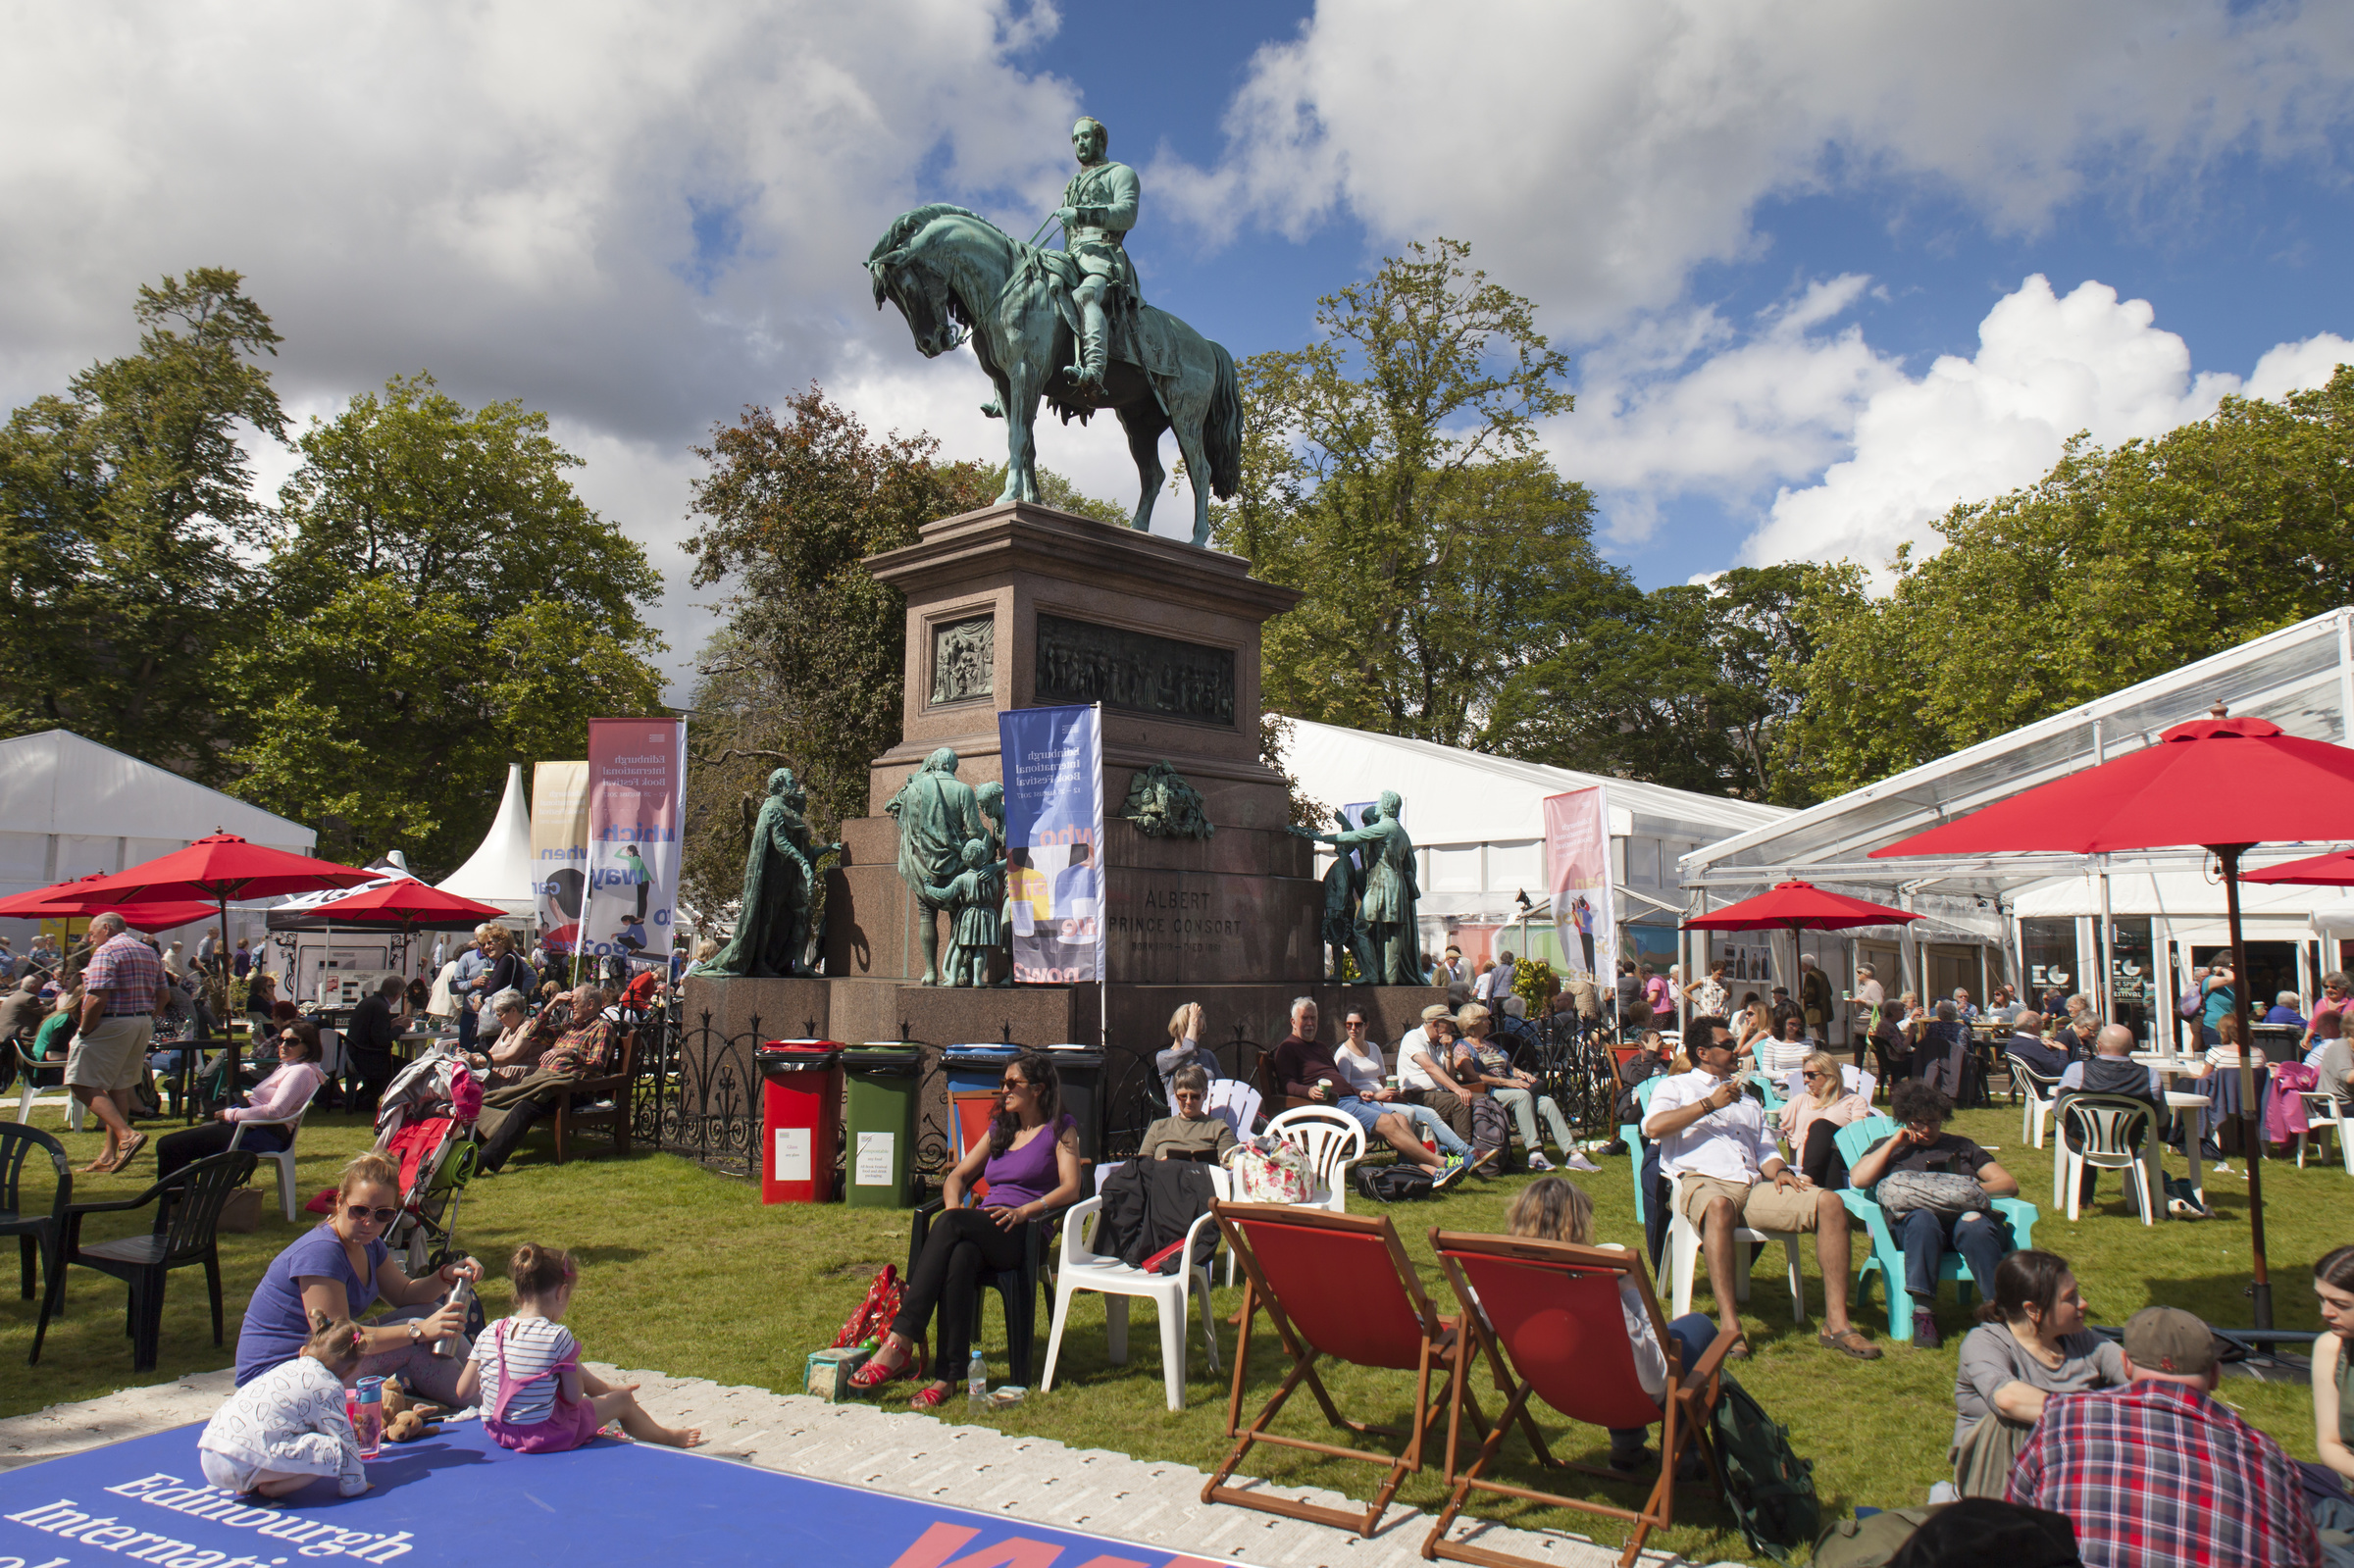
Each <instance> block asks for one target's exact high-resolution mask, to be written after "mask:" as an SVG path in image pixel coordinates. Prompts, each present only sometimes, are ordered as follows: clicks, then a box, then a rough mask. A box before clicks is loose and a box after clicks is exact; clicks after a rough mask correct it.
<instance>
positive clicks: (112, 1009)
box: [81, 932, 164, 1018]
mask: <svg viewBox="0 0 2354 1568" xmlns="http://www.w3.org/2000/svg"><path fill="white" fill-rule="evenodd" d="M81 979H82V984H83V985H85V986H88V987H89V988H90V989H92V990H102V991H104V992H106V1016H107V1017H109V1018H133V1017H144V1016H145V1015H147V1014H149V1013H152V1012H154V1011H155V993H156V991H157V990H158V989H160V988H161V987H162V986H163V984H164V961H163V960H162V959H161V958H158V957H157V956H156V955H155V949H154V948H152V947H150V946H148V945H147V944H146V943H145V942H143V941H141V940H139V939H138V938H137V937H136V936H132V935H131V934H130V933H128V932H124V933H123V934H122V935H121V936H115V937H113V938H111V939H110V940H107V941H104V942H101V943H99V944H98V950H97V951H96V952H94V953H92V954H90V961H89V963H88V965H87V966H85V967H84V968H83V970H82V972H81Z"/></svg>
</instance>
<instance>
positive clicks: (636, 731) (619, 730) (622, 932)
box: [580, 719, 687, 963]
mask: <svg viewBox="0 0 2354 1568" xmlns="http://www.w3.org/2000/svg"><path fill="white" fill-rule="evenodd" d="M686 797H687V721H686V720H684V719H591V720H589V721H588V908H587V910H586V911H585V912H584V913H583V915H582V920H581V947H580V950H581V951H582V952H583V953H584V954H586V955H588V956H590V957H594V958H603V957H605V956H607V955H608V954H614V953H618V954H620V955H621V956H622V957H624V958H650V959H653V960H656V961H658V962H662V963H668V962H669V961H670V946H671V940H670V937H671V921H672V913H673V910H674V909H675V907H676V905H677V903H678V896H679V849H680V844H679V828H680V826H681V824H682V823H683V822H684V821H685V820H686V804H687V798H686Z"/></svg>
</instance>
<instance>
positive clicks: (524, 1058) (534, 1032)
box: [466, 986, 556, 1084]
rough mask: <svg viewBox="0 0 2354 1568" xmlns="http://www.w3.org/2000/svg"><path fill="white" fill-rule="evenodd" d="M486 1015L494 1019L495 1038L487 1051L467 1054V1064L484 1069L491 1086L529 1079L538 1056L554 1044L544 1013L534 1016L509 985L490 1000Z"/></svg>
mask: <svg viewBox="0 0 2354 1568" xmlns="http://www.w3.org/2000/svg"><path fill="white" fill-rule="evenodd" d="M490 1013H491V1016H492V1017H494V1018H496V1019H497V1020H498V1038H497V1039H496V1040H494V1041H493V1042H492V1043H491V1046H490V1048H489V1050H487V1051H477V1052H473V1053H470V1054H469V1055H468V1056H467V1058H466V1060H467V1063H468V1065H470V1066H473V1067H482V1068H488V1069H489V1072H490V1082H491V1083H493V1084H512V1083H515V1082H517V1081H519V1080H521V1079H525V1078H529V1077H530V1076H531V1072H532V1069H533V1068H534V1067H535V1066H537V1064H538V1061H539V1058H540V1056H541V1055H543V1054H544V1053H545V1052H546V1050H547V1048H548V1046H550V1045H552V1044H554V1043H555V1040H556V1033H555V1031H554V1029H552V1028H551V1027H548V1026H547V1024H546V1022H545V1015H544V1014H542V1015H540V1016H538V1017H535V1016H534V1015H533V1013H532V1010H531V1006H530V1004H529V1003H528V1002H526V1001H525V1000H524V995H523V992H521V991H519V990H517V989H515V988H514V987H513V986H508V987H507V988H506V989H505V990H502V991H499V992H498V993H497V994H495V995H493V996H492V997H491V998H490Z"/></svg>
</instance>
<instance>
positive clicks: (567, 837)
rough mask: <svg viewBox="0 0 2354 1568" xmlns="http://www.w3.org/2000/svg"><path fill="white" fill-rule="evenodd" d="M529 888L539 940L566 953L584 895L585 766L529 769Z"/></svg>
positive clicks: (576, 932)
mask: <svg viewBox="0 0 2354 1568" xmlns="http://www.w3.org/2000/svg"><path fill="white" fill-rule="evenodd" d="M532 889H533V896H534V898H535V899H536V900H537V904H538V911H539V941H540V944H541V945H542V946H544V947H545V948H546V949H547V950H548V951H549V952H551V953H569V952H571V951H572V944H573V941H574V939H575V938H576V937H578V936H579V935H580V928H581V906H582V904H583V903H584V902H586V901H587V898H588V763H587V762H585V761H584V762H542V763H539V764H538V765H537V766H536V767H534V768H533V769H532Z"/></svg>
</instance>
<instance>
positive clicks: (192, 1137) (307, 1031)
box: [155, 1018, 327, 1182]
mask: <svg viewBox="0 0 2354 1568" xmlns="http://www.w3.org/2000/svg"><path fill="white" fill-rule="evenodd" d="M326 1082H327V1074H326V1073H324V1072H322V1071H320V1068H319V1030H318V1027H317V1026H316V1025H313V1024H309V1023H306V1022H304V1021H303V1020H302V1019H299V1018H298V1019H296V1020H294V1022H292V1023H291V1024H288V1025H286V1026H285V1027H284V1028H283V1029H281V1030H280V1031H279V1033H278V1069H277V1071H275V1072H273V1073H272V1074H271V1075H270V1076H269V1077H268V1078H265V1079H263V1080H262V1081H261V1082H260V1083H259V1084H256V1085H254V1087H253V1092H252V1093H251V1094H249V1095H247V1096H246V1103H245V1104H243V1105H230V1106H224V1107H223V1108H222V1109H220V1110H217V1111H215V1112H214V1113H213V1119H212V1120H211V1121H210V1122H206V1123H203V1124H201V1125H199V1126H196V1127H184V1128H181V1129H180V1130H179V1132H177V1133H171V1134H167V1135H166V1136H165V1138H164V1139H163V1141H161V1142H160V1143H158V1144H156V1146H155V1179H156V1180H157V1181H159V1182H161V1181H164V1180H166V1179H168V1178H170V1177H171V1176H173V1175H174V1174H175V1173H177V1172H179V1170H181V1169H182V1168H184V1167H185V1166H187V1165H189V1164H190V1163H192V1162H194V1161H196V1160H200V1159H203V1158H204V1157H205V1156H206V1155H208V1154H219V1153H221V1152H222V1151H223V1150H225V1149H227V1148H228V1147H229V1145H230V1140H231V1139H232V1138H233V1139H235V1140H236V1144H237V1147H239V1148H245V1149H251V1150H253V1151H254V1152H255V1153H256V1154H276V1153H279V1152H280V1151H281V1150H282V1149H284V1148H285V1147H286V1145H287V1144H289V1143H291V1142H293V1140H294V1135H293V1134H291V1133H289V1132H287V1131H286V1129H284V1128H283V1127H276V1126H257V1127H249V1128H247V1129H245V1136H244V1137H243V1138H238V1137H237V1124H238V1123H239V1122H257V1123H276V1122H282V1121H284V1120H285V1119H286V1118H288V1117H290V1116H295V1115H298V1114H300V1112H301V1111H302V1109H303V1107H304V1106H306V1105H308V1104H310V1103H311V1096H312V1095H314V1094H316V1093H318V1092H319V1086H320V1085H321V1084H324V1083H326Z"/></svg>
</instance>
